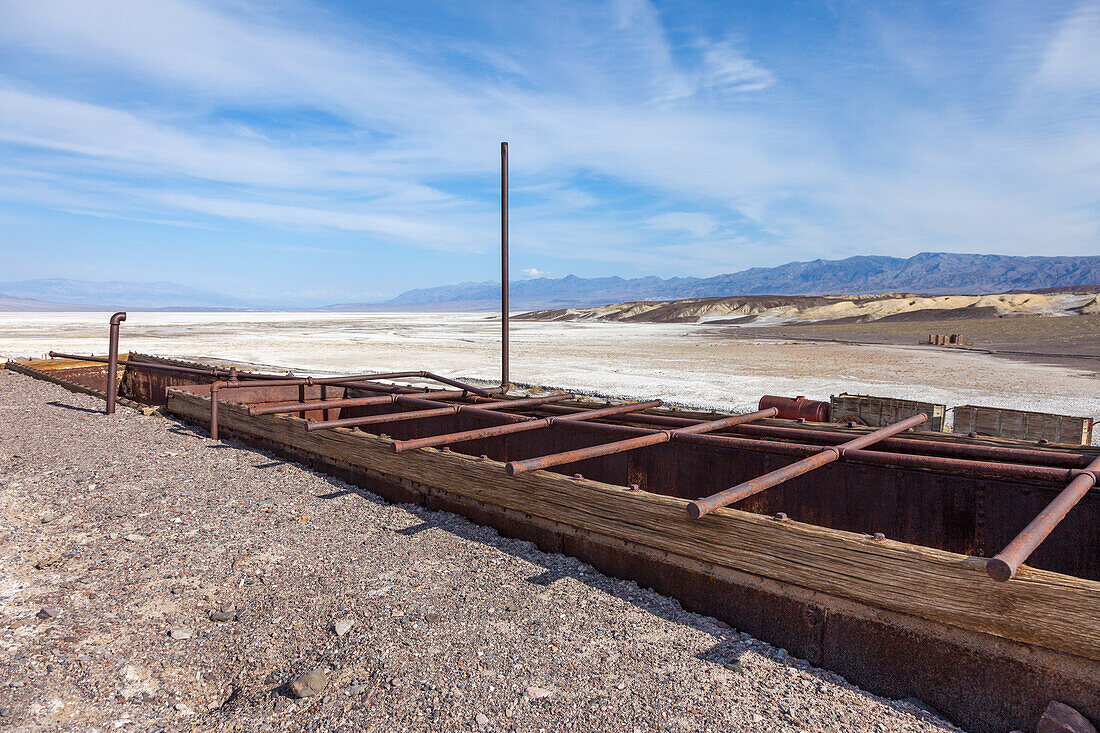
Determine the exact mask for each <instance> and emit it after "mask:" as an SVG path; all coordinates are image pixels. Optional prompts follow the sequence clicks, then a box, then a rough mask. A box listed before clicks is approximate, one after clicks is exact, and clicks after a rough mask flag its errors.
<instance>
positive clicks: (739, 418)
mask: <svg viewBox="0 0 1100 733" xmlns="http://www.w3.org/2000/svg"><path fill="white" fill-rule="evenodd" d="M775 412H776V410H775V408H774V407H769V408H768V409H766V410H758V411H757V412H750V413H748V414H746V415H731V416H729V417H726V418H723V419H721V420H714V421H711V422H705V423H698V424H695V425H688V426H687V427H683V428H678V429H676V430H659V431H657V432H654V433H651V434H649V435H639V436H638V437H636V438H627V439H626V440H618V441H615V442H613V443H603V444H601V445H593V446H589V447H587V448H577V449H576V450H570V451H564V452H562V453H554V454H552V455H548V456H537V457H535V458H527V459H525V460H522V461H509V462H508V463H507V464H505V466H504V470H505V471H507V472H508V473H510V474H512V475H515V474H520V473H527V472H528V471H535V470H538V469H545V468H552V467H554V466H562V465H565V464H567V463H576V462H577V461H584V460H588V459H589V458H598V457H600V456H609V455H613V454H615V453H625V452H626V451H631V450H636V449H638V448H644V447H646V446H649V445H657V444H658V443H667V442H668V441H670V440H672V439H673V438H674V437H675V436H676V435H677V434H683V435H694V434H697V433H706V432H710V431H713V430H723V429H725V428H728V427H731V426H733V425H740V424H742V423H746V422H749V421H750V420H760V419H761V418H765V417H771V416H772V415H774V414H775ZM575 419H576V418H574V420H575Z"/></svg>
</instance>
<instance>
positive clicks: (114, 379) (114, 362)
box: [107, 313, 126, 415]
mask: <svg viewBox="0 0 1100 733" xmlns="http://www.w3.org/2000/svg"><path fill="white" fill-rule="evenodd" d="M125 320H126V314H125V313H115V314H114V315H113V316H111V335H110V338H109V345H108V347H107V348H108V352H107V414H108V415H113V414H115V399H116V398H117V397H118V325H119V324H120V323H122V322H123V321H125Z"/></svg>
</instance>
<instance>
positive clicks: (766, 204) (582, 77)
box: [0, 0, 1100, 305]
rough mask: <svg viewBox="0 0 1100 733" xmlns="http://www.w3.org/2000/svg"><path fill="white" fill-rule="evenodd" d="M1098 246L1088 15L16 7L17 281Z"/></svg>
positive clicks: (9, 272)
mask: <svg viewBox="0 0 1100 733" xmlns="http://www.w3.org/2000/svg"><path fill="white" fill-rule="evenodd" d="M501 140H508V141H509V142H510V145H511V151H510V152H511V174H512V212H511V214H512V262H513V274H514V277H516V278H519V277H530V276H536V275H539V274H546V275H548V276H551V277H560V276H564V275H567V274H570V273H573V274H577V275H581V276H602V275H610V274H618V275H622V276H626V277H630V276H639V275H648V274H658V275H661V276H666V277H667V276H672V275H697V276H707V275H714V274H718V273H721V272H730V271H735V270H740V269H744V268H746V267H752V266H768V265H777V264H782V263H784V262H788V261H791V260H800V259H814V258H818V257H824V258H839V257H846V256H850V255H853V254H889V255H896V256H909V255H912V254H915V253H917V252H921V251H930V250H933V251H941V250H942V251H957V252H983V253H1001V254H1028V255H1031V254H1049V255H1054V254H1096V253H1097V252H1100V4H1098V3H1095V2H1093V3H1089V2H1085V3H1081V2H1075V3H1059V2H1029V3H1024V2H995V3H980V2H950V3H921V2H896V3H888V2H874V3H872V2H867V3H847V2H816V3H809V2H805V3H803V2H787V3H780V2H741V3H737V2H696V3H647V2H641V1H638V0H620V1H617V2H607V3H600V2H595V1H585V2H578V3H571V2H568V1H567V0H555V1H554V2H545V3H539V2H534V3H524V2H517V3H479V4H465V3H457V2H440V3H434V2H421V3H409V2H351V1H348V2H334V3H316V4H315V3H300V2H248V1H232V0H231V1H228V2H217V3H214V2H210V3H206V2H189V1H184V0H133V1H130V2H125V1H120V2H112V1H110V0H103V1H97V2H92V1H91V0H83V1H72V2H67V1H66V0H50V2H25V1H24V0H0V253H2V255H3V256H2V260H0V262H2V264H0V269H2V270H3V272H2V274H0V280H15V279H23V278H39V277H71V278H80V279H88V280H108V279H111V280H138V281H143V280H171V281H175V282H179V283H182V284H186V285H191V286H199V287H206V288H209V289H213V290H219V291H223V292H230V291H232V292H236V293H238V294H241V295H244V296H245V297H248V298H252V299H255V300H257V301H262V302H265V303H284V304H287V305H308V304H318V303H328V302H338V301H348V300H357V299H362V298H375V297H382V296H388V295H393V294H396V293H398V292H400V291H402V290H405V289H407V288H411V287H424V286H430V285H438V284H449V283H454V282H459V281H464V280H477V281H480V280H490V279H495V278H498V277H499V274H498V273H499V271H498V269H497V268H498V265H497V247H498V219H497V216H498V214H497V206H498V198H497V197H498V185H499V179H498V175H499V174H498V165H499V151H498V145H499V142H500V141H501Z"/></svg>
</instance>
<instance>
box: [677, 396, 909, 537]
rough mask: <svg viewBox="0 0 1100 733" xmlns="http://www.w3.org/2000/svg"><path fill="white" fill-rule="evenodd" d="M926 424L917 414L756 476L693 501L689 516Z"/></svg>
mask: <svg viewBox="0 0 1100 733" xmlns="http://www.w3.org/2000/svg"><path fill="white" fill-rule="evenodd" d="M926 420H928V416H927V415H925V414H924V413H923V412H921V413H917V414H916V415H913V416H912V417H908V418H906V419H904V420H901V421H899V422H896V423H894V424H893V425H887V426H886V427H884V428H879V429H878V430H875V431H872V432H870V433H867V434H866V435H861V436H860V437H858V438H856V439H854V440H849V441H848V442H846V443H843V444H841V445H835V446H829V447H828V448H826V449H825V450H823V451H821V452H820V453H817V454H815V455H812V456H810V457H809V458H803V459H802V460H801V461H795V462H794V463H792V464H791V465H789V466H784V467H783V468H780V469H777V470H775V471H771V472H769V473H766V474H764V475H763V476H758V477H757V478H754V479H751V480H749V481H744V482H742V483H740V484H737V485H736V486H733V487H731V488H728V489H726V490H725V491H719V492H718V493H717V494H712V495H711V496H707V497H704V498H701V499H696V500H695V501H693V502H690V503H689V504H688V505H687V513H688V516H689V517H691V518H693V519H698V518H699V517H702V516H706V515H707V514H709V513H711V512H712V511H714V510H715V509H719V508H721V507H724V506H729V505H730V504H733V503H735V502H738V501H741V500H742V499H746V498H748V497H750V496H753V495H754V494H759V493H760V492H761V491H765V490H766V489H770V488H771V487H773V486H776V485H778V484H781V483H783V482H784V481H788V480H790V479H792V478H795V477H796V476H801V475H802V474H804V473H809V472H810V471H812V470H814V469H815V468H820V467H822V466H824V465H827V464H829V463H832V462H833V461H837V460H839V459H840V458H841V457H842V456H843V455H844V454H845V452H846V451H849V450H858V449H859V448H866V447H867V446H869V445H873V444H874V443H877V442H878V441H880V440H882V439H883V438H887V437H889V436H891V435H896V434H897V433H900V432H903V431H905V430H908V429H909V428H912V427H916V426H917V425H920V424H922V423H924V422H925V421H926Z"/></svg>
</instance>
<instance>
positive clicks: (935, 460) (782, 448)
mask: <svg viewBox="0 0 1100 733" xmlns="http://www.w3.org/2000/svg"><path fill="white" fill-rule="evenodd" d="M554 424H555V425H558V426H560V427H568V428H576V429H578V430H585V431H589V432H597V433H607V434H608V435H616V436H634V435H649V434H651V433H653V432H654V430H653V429H652V428H642V427H637V426H634V425H609V424H607V423H592V422H579V421H575V420H572V419H570V418H567V417H559V418H556V419H555V421H554ZM675 440H677V441H678V442H681V443H690V444H692V445H704V446H711V447H715V448H732V449H737V450H752V451H761V452H765V453H775V454H779V455H788V456H795V457H798V458H803V457H805V456H810V455H816V454H817V453H820V452H821V446H820V445H808V444H806V443H785V442H781V441H778V440H761V439H760V438H745V437H737V436H732V435H711V434H705V435H677V436H676V438H675ZM844 460H845V461H849V462H851V463H860V464H865V465H869V466H886V467H889V468H915V469H921V470H928V471H944V472H948V471H950V472H955V473H962V474H966V475H970V476H984V477H989V478H1004V479H1012V480H1018V481H1037V482H1042V483H1051V484H1056V483H1064V482H1066V481H1071V480H1072V479H1074V478H1075V477H1077V476H1079V475H1080V474H1081V472H1082V470H1083V469H1080V468H1055V467H1053V466H1028V465H1023V464H1019V463H1001V462H995V461H972V460H968V459H965V458H942V457H940V456H919V455H913V454H911V453H888V452H886V451H878V450H847V451H845V452H844Z"/></svg>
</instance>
